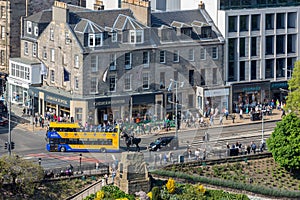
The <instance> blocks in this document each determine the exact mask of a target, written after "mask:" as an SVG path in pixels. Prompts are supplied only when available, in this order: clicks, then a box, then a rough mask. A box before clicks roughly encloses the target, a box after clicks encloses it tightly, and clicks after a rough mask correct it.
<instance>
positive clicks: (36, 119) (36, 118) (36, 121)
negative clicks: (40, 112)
mask: <svg viewBox="0 0 300 200" xmlns="http://www.w3.org/2000/svg"><path fill="white" fill-rule="evenodd" d="M34 121H35V127H37V123H38V121H39V119H38V117H37V116H35V117H34Z"/></svg>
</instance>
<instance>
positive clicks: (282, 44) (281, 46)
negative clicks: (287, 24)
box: [276, 35, 285, 54]
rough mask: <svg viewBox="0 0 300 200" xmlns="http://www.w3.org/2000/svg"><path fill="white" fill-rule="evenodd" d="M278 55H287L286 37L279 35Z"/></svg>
mask: <svg viewBox="0 0 300 200" xmlns="http://www.w3.org/2000/svg"><path fill="white" fill-rule="evenodd" d="M276 53H277V54H284V53H285V35H277V37H276Z"/></svg>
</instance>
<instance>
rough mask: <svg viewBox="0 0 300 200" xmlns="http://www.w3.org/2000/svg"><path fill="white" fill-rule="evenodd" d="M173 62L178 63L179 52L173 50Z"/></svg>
mask: <svg viewBox="0 0 300 200" xmlns="http://www.w3.org/2000/svg"><path fill="white" fill-rule="evenodd" d="M173 62H179V51H178V50H174V53H173Z"/></svg>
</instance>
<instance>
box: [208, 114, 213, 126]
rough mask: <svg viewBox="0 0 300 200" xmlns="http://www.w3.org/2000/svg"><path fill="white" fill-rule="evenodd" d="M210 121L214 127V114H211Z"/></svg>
mask: <svg viewBox="0 0 300 200" xmlns="http://www.w3.org/2000/svg"><path fill="white" fill-rule="evenodd" d="M209 121H210V126H213V125H214V115H213V114H210V118H209Z"/></svg>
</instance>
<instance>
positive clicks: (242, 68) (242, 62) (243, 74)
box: [240, 61, 246, 81]
mask: <svg viewBox="0 0 300 200" xmlns="http://www.w3.org/2000/svg"><path fill="white" fill-rule="evenodd" d="M245 67H246V66H245V61H241V62H240V81H245V80H246V79H245V69H246V68H245Z"/></svg>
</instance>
